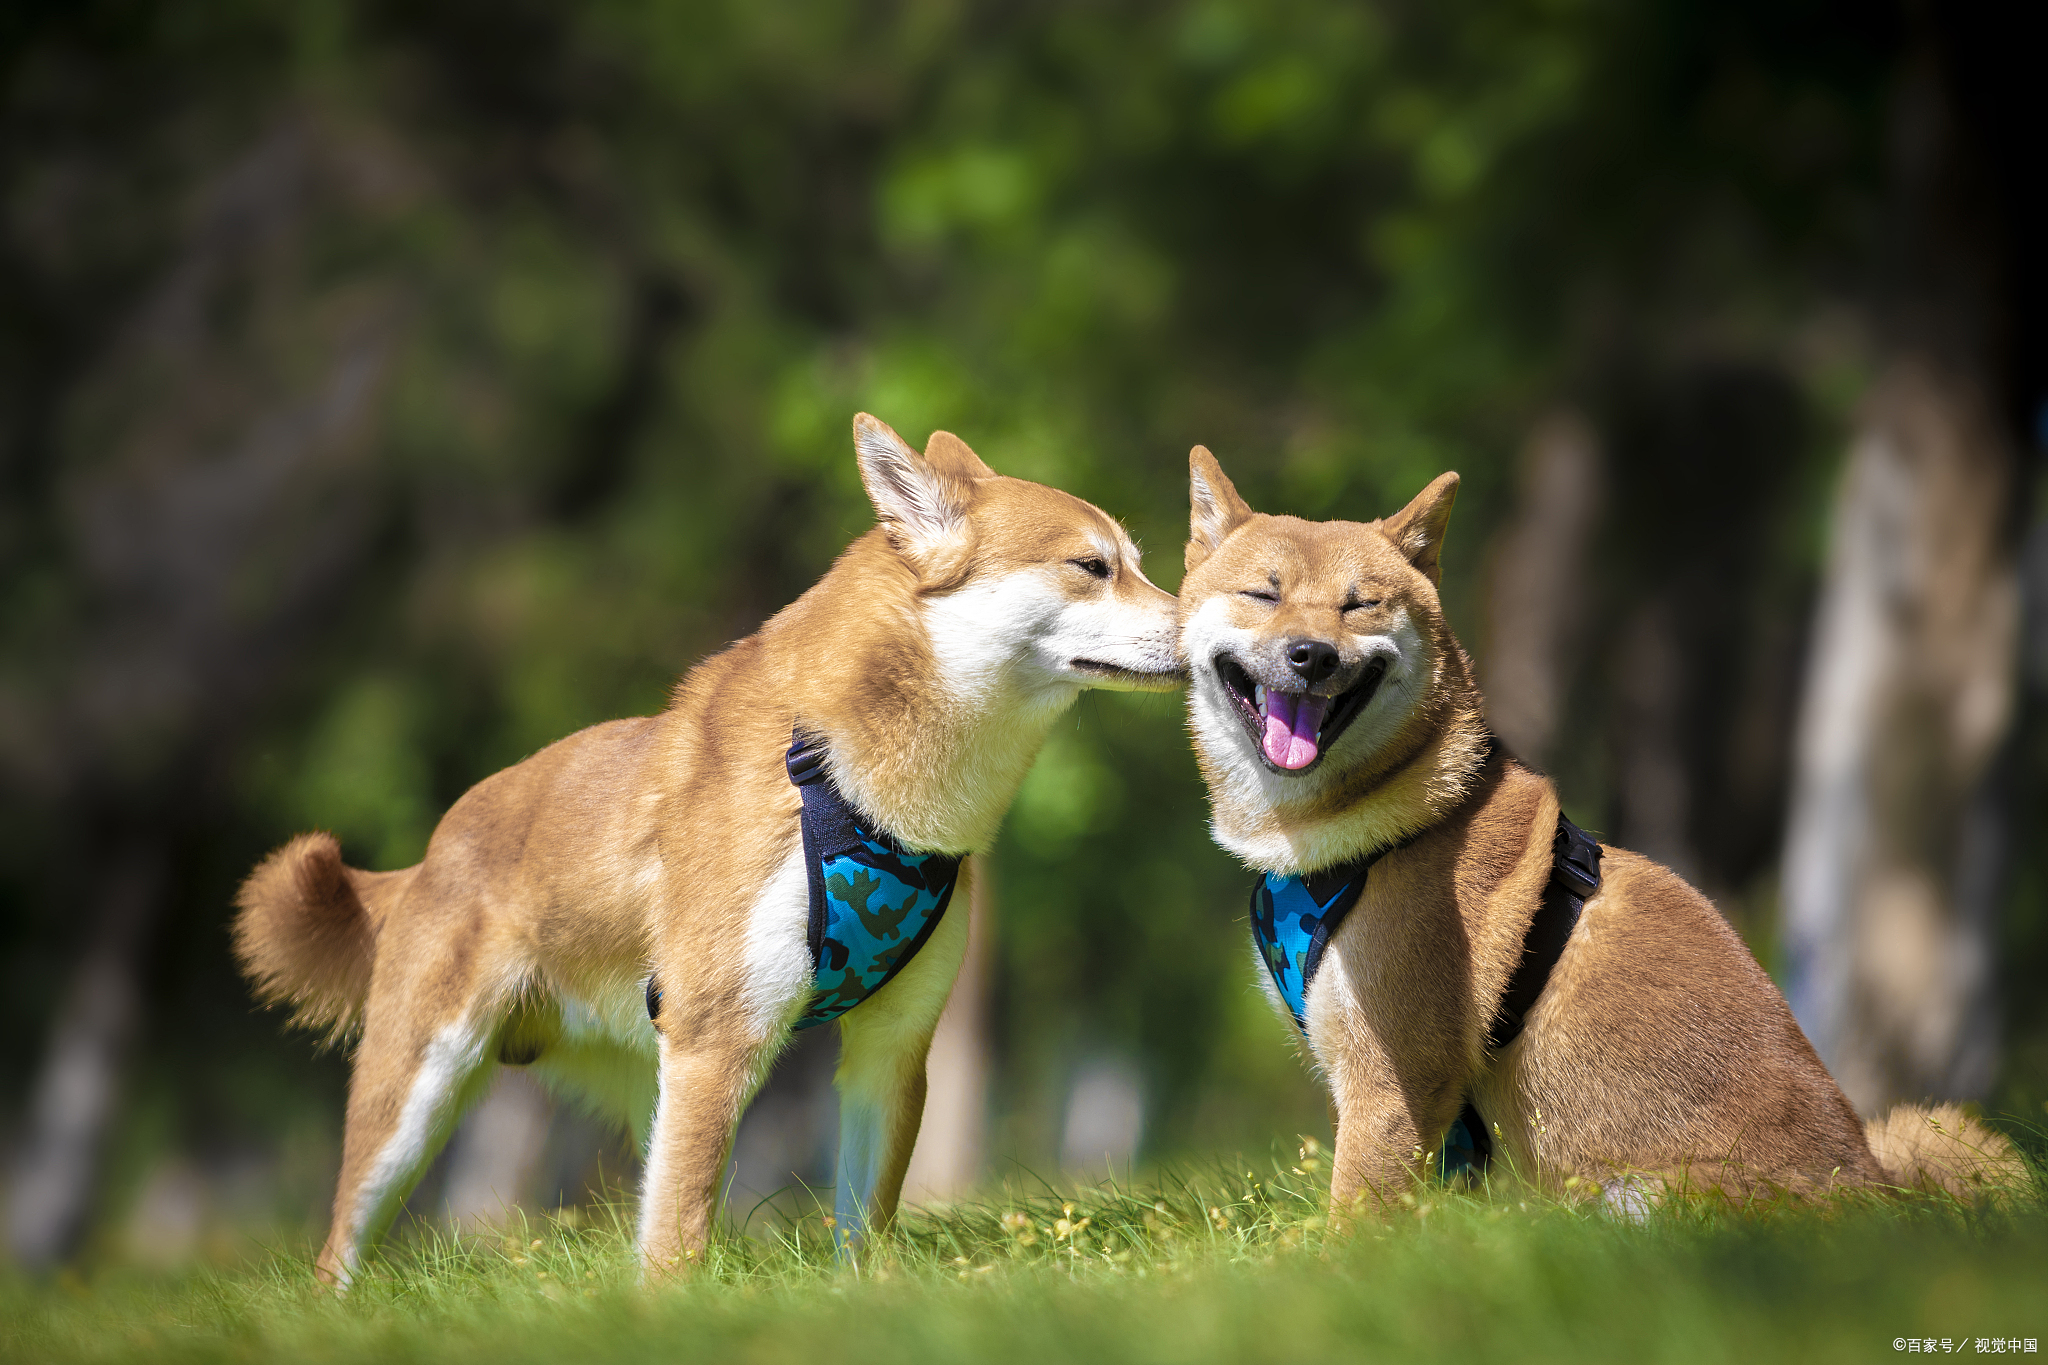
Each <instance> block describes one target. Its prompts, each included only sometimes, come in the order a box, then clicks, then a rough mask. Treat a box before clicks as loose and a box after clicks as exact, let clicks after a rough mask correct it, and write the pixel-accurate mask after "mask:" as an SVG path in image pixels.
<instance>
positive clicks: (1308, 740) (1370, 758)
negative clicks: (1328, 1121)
mask: <svg viewBox="0 0 2048 1365" xmlns="http://www.w3.org/2000/svg"><path fill="white" fill-rule="evenodd" d="M1189 463H1190V501H1191V513H1190V535H1189V540H1188V546H1187V578H1186V581H1185V582H1184V583H1183V585H1182V587H1181V591H1180V608H1181V637H1180V638H1181V652H1182V657H1183V660H1184V662H1185V663H1186V664H1187V666H1188V668H1189V671H1190V674H1191V683H1192V685H1191V688H1190V691H1189V697H1188V716H1189V725H1190V728H1191V729H1192V731H1193V735H1194V741H1195V748H1196V753H1197V756H1198V758H1199V759H1200V763H1201V768H1202V774H1203V776H1204V778H1205V779H1206V780H1207V782H1208V785H1209V796H1210V803H1211V808H1212V812H1213V824H1214V830H1215V835H1216V838H1217V840H1218V841H1219V842H1220V843H1222V844H1223V846H1224V847H1225V848H1228V849H1229V850H1230V851H1231V852H1233V853H1235V854H1237V855H1238V856H1239V857H1240V858H1242V859H1243V860H1244V861H1245V862H1246V863H1248V864H1249V865H1251V866H1252V867H1253V868H1255V869H1258V870H1259V871H1260V872H1261V873H1262V874H1263V875H1262V877H1261V878H1260V881H1259V883H1258V887H1257V890H1256V891H1255V893H1254V902H1253V912H1252V919H1253V931H1254V937H1255V939H1256V941H1257V943H1258V946H1259V948H1260V961H1261V970H1260V976H1261V979H1262V981H1263V982H1264V984H1265V985H1266V986H1267V988H1268V989H1269V991H1271V993H1272V994H1273V995H1274V997H1275V998H1276V1000H1277V1001H1278V1002H1279V1003H1280V1004H1281V1005H1282V1006H1283V1008H1284V1009H1285V1011H1286V1012H1287V1013H1289V1014H1290V1015H1292V1017H1293V1018H1294V1019H1295V1020H1296V1022H1297V1024H1298V1025H1299V1026H1300V1028H1301V1030H1302V1034H1303V1037H1304V1038H1305V1041H1306V1043H1307V1046H1308V1049H1309V1052H1310V1053H1311V1054H1312V1056H1313V1058H1314V1061H1315V1062H1316V1064H1317V1065H1318V1066H1319V1068H1320V1069H1321V1070H1322V1072H1323V1074H1324V1076H1325V1077H1326V1078H1327V1080H1328V1083H1329V1087H1330V1092H1331V1097H1332V1100H1333V1106H1334V1111H1335V1115H1336V1123H1337V1150H1336V1153H1335V1161H1334V1168H1333V1170H1332V1175H1331V1188H1330V1195H1331V1202H1332V1208H1333V1210H1335V1211H1337V1212H1340V1213H1341V1212H1343V1211H1346V1210H1348V1209H1350V1208H1351V1207H1353V1206H1354V1205H1355V1204H1357V1203H1358V1202H1359V1201H1360V1200H1361V1199H1378V1200H1385V1199H1387V1198H1389V1197H1391V1196H1393V1195H1395V1194H1397V1193H1399V1192H1400V1191H1401V1190H1402V1189H1404V1188H1405V1187H1406V1186H1407V1185H1408V1183H1409V1182H1410V1181H1411V1180H1412V1179H1413V1178H1414V1177H1415V1176H1416V1175H1417V1174H1418V1173H1419V1172H1421V1171H1424V1170H1426V1169H1428V1168H1430V1167H1431V1165H1432V1164H1433V1163H1434V1162H1435V1161H1437V1160H1439V1159H1440V1158H1439V1152H1440V1150H1441V1152H1442V1158H1441V1159H1444V1160H1446V1161H1451V1162H1461V1161H1473V1162H1480V1161H1484V1160H1486V1159H1488V1156H1489V1153H1490V1154H1491V1156H1492V1157H1493V1158H1494V1159H1504V1160H1505V1161H1506V1163H1507V1164H1508V1165H1509V1166H1510V1167H1512V1168H1514V1169H1517V1170H1519V1171H1521V1172H1522V1173H1524V1174H1525V1175H1530V1176H1532V1177H1533V1178H1535V1179H1536V1180H1538V1181H1539V1182H1540V1183H1544V1184H1549V1185H1553V1186H1555V1185H1560V1184H1561V1182H1562V1181H1563V1180H1565V1179H1566V1178H1568V1177H1571V1176H1574V1175H1578V1176H1585V1177H1591V1178H1593V1179H1594V1180H1596V1181H1598V1182H1600V1183H1601V1184H1602V1185H1604V1186H1605V1187H1606V1189H1607V1190H1608V1191H1609V1193H1610V1194H1611V1195H1617V1196H1619V1197H1621V1198H1623V1199H1624V1200H1627V1199H1631V1198H1636V1197H1639V1193H1638V1192H1641V1191H1646V1190H1647V1191H1653V1190H1655V1189H1656V1188H1660V1187H1662V1186H1664V1185H1666V1184H1675V1183H1685V1184H1690V1185H1693V1186H1695V1187H1700V1186H1705V1187H1710V1188H1717V1189H1721V1190H1724V1191H1725V1190H1743V1189H1752V1188H1775V1189H1784V1190H1791V1191H1795V1192H1804V1191H1810V1190H1818V1189H1823V1188H1826V1187H1829V1186H1832V1185H1838V1184H1868V1183H1873V1182H1891V1183H1896V1184H1909V1185H1919V1186H1930V1187H1931V1186H1933V1185H1942V1186H1945V1187H1947V1188H1950V1189H1952V1190H1956V1191H1959V1192H1960V1191H1966V1190H1969V1189H1972V1188H1981V1187H1982V1185H1983V1184H1985V1183H1986V1182H1994V1183H1995V1182H2003V1181H2013V1182H2017V1181H2019V1180H2022V1179H2023V1178H2024V1173H2023V1168H2021V1167H2020V1166H2019V1164H2018V1161H2017V1158H2016V1157H2015V1156H2014V1154H2013V1152H2012V1149H2011V1147H2010V1145H2009V1144H2007V1143H2006V1141H2005V1140H2004V1139H2003V1138H2002V1137H1999V1136H1997V1135H1996V1134H1993V1133H1991V1132H1989V1131H1988V1130H1985V1129H1983V1128H1981V1127H1979V1126H1977V1125H1975V1124H1974V1123H1972V1122H1971V1121H1969V1120H1967V1119H1965V1118H1964V1117H1963V1116H1962V1115H1961V1114H1960V1113H1958V1112H1956V1111H1954V1110H1953V1109H1943V1110H1940V1111H1936V1112H1935V1113H1931V1114H1930V1113H1928V1112H1927V1111H1924V1110H1918V1109H1900V1110H1897V1111H1894V1112H1893V1114H1891V1115H1890V1116H1889V1117H1888V1118H1886V1119H1883V1120H1879V1121H1877V1122H1874V1123H1872V1124H1871V1125H1870V1126H1869V1128H1868V1130H1866V1128H1865V1126H1864V1125H1863V1124H1862V1123H1860V1122H1859V1121H1858V1120H1857V1117H1856V1115H1855V1113H1854V1111H1853V1110H1852V1109H1851V1108H1850V1106H1849V1103H1848V1101H1847V1100H1846V1099H1845V1098H1844V1097H1843V1095H1842V1092H1841V1091H1840V1090H1839V1089H1838V1088H1837V1087H1836V1085H1835V1082H1834V1080H1833V1078H1832V1077H1830V1076H1829V1075H1828V1073H1827V1070H1826V1068H1825V1067H1823V1066H1822V1065H1821V1062H1820V1059H1819V1058H1818V1057H1817V1056H1816V1055H1815V1054H1814V1051H1813V1048H1812V1047H1811V1046H1810V1045H1809V1044H1808V1043H1807V1040H1806V1038H1805V1035H1803V1034H1802V1033H1801V1032H1800V1030H1799V1026H1798V1025H1797V1024H1796V1023H1795V1022H1794V1021H1793V1018H1792V1014H1791V1011H1790V1010H1789V1009H1788V1008H1787V1007H1786V1005H1785V1001H1784V998H1783V997H1782V996H1780V995H1779V993H1778V991H1777V989H1776V988H1775V987H1774V986H1772V984H1771V982H1770V980H1769V978H1768V977H1766V976H1765V975H1764V973H1763V971H1762V969H1761V968H1759V967H1758V966H1757V963H1756V960H1755V959H1754V958H1753V957H1752V956H1751V955H1750V953H1749V951H1748V950H1747V948H1746V947H1745V946H1744V945H1743V943H1742V941H1741V939H1739V938H1738V937H1737V936H1736V935H1735V933H1734V931H1733V930H1732V929H1730V928H1729V927H1728V924H1727V923H1726V921H1724V920H1723V919H1722V918H1721V916H1720V915H1719V914H1718V913H1717V912H1716V911H1715V909H1714V907H1713V906H1712V905H1711V904H1709V903H1708V902H1707V900H1706V899H1705V898H1704V897H1703V896H1701V895H1700V894H1699V893H1698V892H1697V891H1695V890H1693V888H1692V887H1690V886H1688V885H1687V884H1686V883H1685V882H1683V881H1682V880H1680V879H1679V878H1678V877H1677V876H1676V875H1674V874H1673V873H1671V872H1670V871H1668V870H1666V869H1665V868H1662V867H1660V866H1658V865H1657V864H1655V863H1653V862H1651V861H1649V860H1648V859H1647V858H1643V857H1640V856H1638V855H1636V854H1633V853H1629V852H1626V851H1624V850H1621V849H1617V848H1609V847H1605V846H1602V845H1599V844H1597V843H1595V842H1594V841H1593V840H1592V839H1590V838H1589V837H1587V836H1585V835H1583V834H1582V833H1580V832H1579V831H1578V830H1577V827H1576V826H1573V825H1571V824H1570V823H1569V822H1568V821H1565V820H1563V819H1562V816H1561V812H1560V811H1559V808H1558V799H1557V793H1556V791H1555V789H1554V788H1553V787H1552V785H1551V783H1550V781H1549V779H1547V778H1545V777H1543V776H1541V775H1540V774H1538V773H1536V772H1533V771H1531V770H1530V769H1528V768H1526V767H1524V766H1522V765H1521V764H1520V763H1518V762H1516V761H1515V760H1514V759H1512V758H1511V757H1509V756H1508V755H1506V754H1504V753H1502V752H1501V751H1500V749H1499V748H1498V746H1496V745H1495V744H1494V742H1493V740H1492V737H1491V735H1490V734H1489V733H1488V730H1487V725H1486V720H1485V716H1484V713H1483V706H1482V702H1481V698H1480V695H1479V690H1478V688H1477V686H1476V685H1475V684H1474V682H1473V676H1472V667H1471V663H1470V661H1469V660H1468V659H1467V658H1466V656H1465V652H1464V650H1463V649H1462V648H1460V646H1459V644H1458V642H1457V640H1456V638H1455V637H1453V635H1452V634H1451V630H1450V627H1449V626H1448V625H1447V624H1446V622H1445V620H1444V616H1443V611H1442V608H1441V606H1440V604H1439V602H1438V599H1437V582H1438V555H1439V553H1440V550H1441V547H1442V544H1443V538H1444V530H1445V527H1446V525H1447V524H1448V522H1449V519H1450V512H1451V503H1452V500H1453V498H1454V497H1455V495H1456V493H1457V487H1458V476H1457V475H1455V474H1445V475H1442V476H1441V477H1439V478H1438V479H1437V480H1436V481H1435V482H1434V483H1432V484H1430V485H1429V487H1428V488H1426V489H1424V490H1423V491H1422V493H1421V494H1420V495H1418V496H1417V497H1416V499H1415V500H1414V501H1413V502H1411V503H1410V504H1409V505H1408V506H1407V507H1406V508H1404V509H1402V510H1401V511H1400V512H1399V513H1398V514H1396V515H1394V516H1392V517H1388V518H1386V519H1384V520H1382V521H1376V522H1372V523H1370V524H1359V523H1353V522H1307V521H1301V520H1298V519H1296V518H1294V517H1285V516H1264V515H1260V514H1258V513H1255V512H1253V511H1252V510H1251V508H1250V507H1248V506H1246V505H1245V503H1244V501H1243V500H1242V499H1241V498H1239V496H1238V494H1237V491H1236V489H1234V488H1233V487H1232V486H1231V484H1230V481H1229V479H1227V478H1226V477H1225V476H1224V474H1223V470H1222V468H1221V467H1220V466H1219V465H1218V464H1217V463H1216V460H1215V459H1214V457H1212V456H1211V455H1210V454H1209V452H1208V451H1207V450H1204V449H1202V448H1201V447H1199V446H1197V447H1196V448H1195V450H1194V452H1193V454H1192V455H1191V457H1190V462H1189ZM1873 1149H1875V1150H1873Z"/></svg>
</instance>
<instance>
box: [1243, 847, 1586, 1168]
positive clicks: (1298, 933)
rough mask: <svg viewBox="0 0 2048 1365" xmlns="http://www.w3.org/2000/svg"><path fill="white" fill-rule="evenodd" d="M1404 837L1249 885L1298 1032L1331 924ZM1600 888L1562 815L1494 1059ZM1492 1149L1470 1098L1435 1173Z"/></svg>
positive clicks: (1506, 998)
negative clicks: (1330, 863) (1349, 858)
mask: <svg viewBox="0 0 2048 1365" xmlns="http://www.w3.org/2000/svg"><path fill="white" fill-rule="evenodd" d="M1408 842H1409V841H1407V840H1404V841H1402V842H1401V843H1398V844H1394V845H1392V846H1391V847H1389V848H1383V849H1380V850H1379V851H1378V852H1376V853H1372V854H1368V855H1367V856H1365V857H1363V858H1358V859H1355V860H1353V861H1352V862H1348V863H1341V864H1339V865H1338V866H1336V867H1330V868H1325V869H1323V870H1322V871H1320V872H1309V873H1305V874H1297V875H1295V876H1291V877H1281V876H1276V875H1275V874H1273V873H1271V872H1268V873H1266V874H1264V875H1263V876H1261V877H1260V878H1259V880H1258V884H1257V885H1255V886H1254V887H1253V888H1252V942H1253V943H1254V944H1255V945H1256V946H1257V948H1258V951H1259V960H1260V961H1261V962H1263V963H1265V964H1266V971H1267V972H1268V973H1269V974H1270V975H1271V976H1272V978H1273V988H1274V989H1275V990H1276V991H1278V992H1279V993H1280V999H1281V1000H1282V1001H1284V1002H1285V1003H1286V1005H1287V1009H1288V1012H1289V1013H1291V1014H1292V1015H1293V1016H1294V1024H1295V1027H1296V1028H1299V1029H1301V1030H1303V1031H1304V1032H1306V1031H1307V1029H1308V1013H1307V1001H1308V987H1309V983H1310V982H1311V981H1313V980H1315V978H1316V968H1317V967H1319V966H1321V965H1322V961H1323V953H1324V951H1325V950H1327V949H1328V947H1329V946H1330V940H1331V939H1332V938H1334V937H1335V936H1336V933H1337V927H1338V926H1339V925H1341V924H1342V923H1343V922H1344V917H1345V916H1346V915H1348V914H1350V913H1351V910H1352V907H1354V906H1356V905H1357V904H1358V901H1359V898H1360V897H1361V896H1363V895H1364V894H1365V879H1366V876H1367V874H1369V873H1370V872H1371V871H1372V865H1373V864H1374V863H1376V862H1378V861H1379V860H1380V859H1381V858H1383V857H1385V856H1386V855H1387V854H1389V853H1391V852H1393V851H1394V849H1397V848H1405V847H1406V846H1407V844H1408ZM1599 889H1600V845H1599V844H1598V843H1597V842H1596V841H1595V840H1594V839H1593V838H1592V837H1591V836H1590V835H1588V834H1587V833H1586V832H1585V831H1584V830H1582V829H1580V828H1579V827H1578V826H1577V825H1575V824H1573V823H1572V822H1571V821H1569V820H1567V819H1565V818H1564V815H1563V813H1562V812H1560V813H1559V814H1558V817H1557V836H1556V837H1555V838H1554V839H1553V840H1552V841H1551V858H1550V881H1549V883H1548V884H1547V885H1545V886H1544V888H1543V900H1542V903H1541V904H1539V905H1538V906H1537V907H1536V915H1535V918H1534V919H1532V920H1531V921H1530V922H1529V931H1528V933H1527V934H1525V935H1524V936H1523V939H1522V960H1521V962H1520V964H1519V965H1517V966H1516V968H1515V974H1514V976H1513V977H1512V978H1511V979H1510V980H1509V981H1508V988H1507V991H1506V993H1505V994H1503V995H1502V996H1501V1001H1500V1008H1499V1009H1497V1010H1495V1011H1494V1015H1493V1024H1492V1026H1491V1027H1490V1028H1489V1029H1488V1030H1487V1035H1486V1050H1487V1051H1488V1052H1491V1053H1494V1054H1496V1055H1498V1053H1499V1052H1500V1050H1501V1049H1502V1048H1504V1047H1506V1046H1507V1045H1508V1044H1509V1043H1511V1042H1513V1041H1514V1040H1515V1038H1516V1037H1517V1036H1518V1035H1519V1034H1520V1033H1521V1031H1522V1021H1523V1019H1524V1017H1525V1016H1526V1015H1527V1014H1528V1013H1529V1010H1530V1009H1531V1007H1533V1006H1534V1005H1535V1003H1536V998H1537V997H1538V996H1540V995H1542V994H1543V987H1544V985H1545V984H1546V983H1548V982H1549V980H1550V969H1551V968H1552V967H1554V966H1556V965H1557V959H1558V958H1559V956H1561V955H1562V954H1563V952H1564V945H1565V941H1566V940H1567V939H1569V938H1570V937H1571V934H1572V929H1573V927H1574V926H1575V925H1577V924H1578V922H1579V912H1580V911H1581V910H1583V909H1584V908H1585V905H1586V901H1587V900H1588V899H1589V898H1590V897H1591V896H1592V895H1593V893H1594V892H1595V891H1597V890H1599ZM1492 1154H1493V1141H1492V1139H1491V1137H1490V1136H1489V1135H1488V1133H1487V1129H1486V1122H1485V1120H1483V1119H1482V1118H1480V1116H1479V1111H1478V1110H1477V1109H1475V1108H1473V1107H1472V1102H1471V1101H1470V1100H1467V1101H1466V1102H1465V1107H1464V1109H1463V1111H1462V1112H1460V1113H1459V1115H1458V1117H1457V1119H1456V1120H1455V1121H1454V1122H1453V1123H1452V1124H1451V1126H1450V1130H1449V1131H1448V1132H1447V1133H1445V1134H1444V1145H1443V1150H1442V1152H1441V1153H1440V1155H1439V1157H1438V1161H1439V1163H1440V1165H1439V1169H1440V1170H1441V1171H1442V1173H1443V1174H1444V1175H1445V1176H1455V1175H1459V1174H1461V1173H1463V1172H1466V1171H1471V1172H1473V1173H1474V1174H1477V1173H1478V1172H1480V1171H1483V1170H1484V1169H1485V1168H1486V1164H1487V1161H1488V1159H1489V1158H1490V1157H1491V1156H1492Z"/></svg>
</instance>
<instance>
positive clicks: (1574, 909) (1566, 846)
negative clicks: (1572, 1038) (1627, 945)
mask: <svg viewBox="0 0 2048 1365" xmlns="http://www.w3.org/2000/svg"><path fill="white" fill-rule="evenodd" d="M1599 889H1600V845H1599V843H1598V842H1597V841H1596V840H1595V839H1594V838H1593V836H1591V835H1590V834H1588V833H1586V831H1584V830H1582V829H1580V828H1579V827H1578V826H1577V825H1575V824H1573V823H1572V822H1571V821H1569V820H1567V819H1565V817H1564V813H1563V812H1562V811H1560V812H1559V813H1558V816H1557V836H1556V837H1555V838H1554V839H1552V840H1551V843H1550V882H1549V884H1548V885H1546V886H1545V887H1544V888H1543V900H1542V902H1541V903H1540V904H1538V905H1537V907H1536V916H1535V918H1534V919H1532V920H1530V921H1529V932H1528V933H1526V934H1524V935H1523V936H1522V961H1521V963H1520V965H1518V966H1517V967H1516V968H1515V974H1514V975H1513V976H1512V977H1510V978H1509V979H1508V988H1507V991H1506V992H1505V993H1504V994H1503V995H1502V996H1501V998H1500V1008H1499V1009H1497V1010H1495V1011H1494V1012H1493V1025H1492V1027H1491V1028H1489V1029H1487V1031H1486V1050H1487V1051H1488V1052H1499V1051H1500V1050H1501V1049H1502V1048H1504V1047H1506V1046H1507V1045H1508V1044H1509V1043H1512V1042H1513V1041H1515V1039H1516V1038H1518V1037H1520V1036H1521V1032H1522V1023H1523V1021H1524V1020H1525V1019H1526V1018H1527V1017H1528V1014H1529V1011H1530V1010H1532V1009H1534V1008H1535V1007H1536V1001H1537V999H1538V997H1540V996H1541V995H1542V994H1543V988H1544V987H1545V986H1547V985H1549V984H1550V970H1551V968H1553V967H1555V966H1556V965H1557V960H1558V958H1560V957H1562V956H1564V945H1565V944H1566V942H1567V941H1569V940H1570V938H1571V936H1572V930H1573V929H1574V928H1576V927H1577V926H1578V923H1579V914H1580V912H1581V911H1583V910H1584V909H1585V908H1586V902H1587V901H1588V900H1590V899H1592V896H1593V893H1594V892H1596V891H1598V890H1599Z"/></svg>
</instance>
